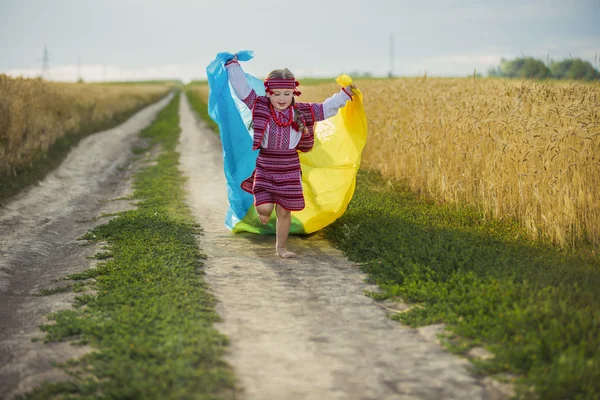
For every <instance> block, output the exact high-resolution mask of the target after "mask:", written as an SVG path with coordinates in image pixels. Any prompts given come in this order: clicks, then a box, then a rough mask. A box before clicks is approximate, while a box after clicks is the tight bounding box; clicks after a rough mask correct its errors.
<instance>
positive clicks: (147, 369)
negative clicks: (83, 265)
mask: <svg viewBox="0 0 600 400" xmlns="http://www.w3.org/2000/svg"><path fill="white" fill-rule="evenodd" d="M178 105H179V96H177V97H175V98H174V100H173V101H172V102H171V103H170V104H169V105H168V106H167V107H166V108H165V109H164V110H163V111H162V112H161V113H160V114H159V115H158V117H157V119H156V121H155V122H154V123H153V124H152V125H151V126H150V127H149V128H147V129H145V130H144V131H143V132H142V136H143V137H145V138H147V139H148V140H149V141H150V142H151V143H152V144H153V145H160V146H161V147H162V150H163V151H162V153H161V155H160V156H158V158H157V164H156V165H155V166H150V167H147V168H145V169H143V170H141V171H140V172H139V173H137V174H136V176H135V183H134V185H135V193H134V197H135V198H137V199H140V200H141V201H140V203H139V208H138V209H136V210H133V211H126V212H122V213H120V215H119V216H118V217H117V218H115V219H113V220H111V221H110V222H108V223H107V224H105V225H101V226H98V227H96V228H95V229H93V230H92V231H91V232H89V233H87V234H86V235H85V236H84V237H83V239H86V240H89V241H91V242H99V241H107V242H108V243H109V247H110V252H111V255H112V258H111V259H109V260H108V261H106V262H104V263H101V264H99V265H98V267H97V268H96V269H93V270H90V271H93V273H88V274H78V275H77V276H72V277H71V278H72V279H88V278H92V277H93V278H94V279H95V282H94V283H93V284H92V289H94V290H95V294H85V295H82V296H79V297H77V307H76V308H75V309H72V310H64V311H59V312H57V313H54V314H52V315H51V319H53V320H54V321H55V324H49V325H44V326H43V327H42V329H43V330H44V331H46V332H47V337H46V340H47V341H60V340H79V342H80V343H88V344H90V345H91V346H92V347H93V348H95V350H96V351H94V352H91V353H89V354H87V355H86V356H84V357H82V358H81V359H79V360H75V361H71V362H69V363H68V364H66V365H64V366H63V367H65V368H66V370H67V371H68V372H69V373H70V374H71V375H72V377H73V380H72V381H67V382H59V383H51V384H45V385H43V386H41V387H39V388H37V389H36V390H34V391H33V392H30V393H29V394H27V395H26V396H24V397H22V398H26V399H53V398H54V399H58V398H60V399H84V398H85V399H91V398H119V399H167V398H169V399H170V398H176V399H221V398H232V397H233V387H234V376H233V374H232V372H231V370H230V369H229V368H228V366H227V365H226V364H225V362H224V361H223V360H222V355H223V352H224V349H225V346H226V344H227V339H226V337H224V336H223V335H221V334H220V333H219V332H217V331H216V330H215V329H214V328H213V327H212V324H213V322H215V321H217V320H218V316H217V314H216V313H215V311H214V309H213V306H214V299H213V298H212V297H211V295H210V294H209V293H208V292H207V288H206V285H205V283H204V282H203V280H202V277H201V274H202V271H201V267H202V259H203V258H204V255H203V254H202V253H201V252H200V251H199V250H198V246H197V243H196V235H197V234H198V233H199V228H198V226H197V225H195V224H194V221H193V218H192V216H191V213H190V211H189V209H188V208H187V206H186V205H185V203H184V196H185V194H184V191H183V188H182V184H183V182H184V178H183V177H182V176H181V174H180V172H179V170H178V167H177V166H178V160H179V154H178V153H177V152H176V151H175V146H176V144H177V140H178V136H179V131H180V129H179V116H178Z"/></svg>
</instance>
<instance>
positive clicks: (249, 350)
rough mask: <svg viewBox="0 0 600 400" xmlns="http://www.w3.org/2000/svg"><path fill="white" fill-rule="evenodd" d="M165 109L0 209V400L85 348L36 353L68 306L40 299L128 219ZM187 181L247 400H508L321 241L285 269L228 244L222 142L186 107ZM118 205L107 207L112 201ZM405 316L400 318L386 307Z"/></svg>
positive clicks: (242, 237)
mask: <svg viewBox="0 0 600 400" xmlns="http://www.w3.org/2000/svg"><path fill="white" fill-rule="evenodd" d="M169 99H170V97H169V98H166V99H164V100H162V101H160V102H158V103H157V104H155V105H152V106H150V107H148V108H146V109H144V110H142V111H141V112H140V113H138V114H136V115H135V116H134V117H133V118H131V119H130V120H129V121H127V122H126V123H124V124H122V125H121V126H119V127H117V128H115V129H112V130H108V131H105V132H101V133H98V134H95V135H92V136H90V137H88V138H87V139H85V140H84V141H82V142H81V143H80V144H79V145H78V146H77V147H76V148H75V149H73V151H72V152H71V153H70V155H69V156H68V158H67V159H66V160H65V161H64V163H63V164H62V165H61V166H60V167H59V168H58V169H57V170H56V171H54V172H53V173H52V174H50V175H49V176H48V177H47V178H46V179H45V180H44V181H43V182H41V183H40V184H39V185H38V186H36V187H33V188H31V189H30V190H28V191H26V192H24V193H22V194H21V195H19V196H17V197H16V198H15V199H13V200H12V201H11V202H10V203H8V204H5V205H4V206H3V207H2V208H0V360H1V363H0V398H11V397H13V396H14V395H16V394H18V393H23V392H26V391H27V390H29V389H31V388H32V387H35V386H37V385H39V384H40V383H41V382H43V381H46V380H56V379H64V378H65V376H64V374H62V373H61V372H60V370H57V369H56V368H53V367H52V363H53V362H55V361H63V360H66V359H68V358H71V357H76V356H78V355H80V354H83V353H84V352H86V351H90V350H91V349H89V348H85V347H75V346H71V345H69V344H66V343H58V344H44V343H43V342H42V341H37V342H32V341H31V339H32V338H34V337H42V333H41V332H40V330H39V328H38V326H39V325H40V324H42V323H44V322H45V321H46V320H45V318H44V315H46V314H47V313H49V312H53V311H56V310H59V309H64V308H68V307H70V306H71V304H72V300H73V297H74V295H73V294H72V293H63V294H56V295H52V296H36V294H37V293H38V292H39V290H40V289H43V288H51V287H55V286H58V285H61V284H64V283H61V282H54V281H53V280H54V279H56V278H59V277H61V276H64V275H66V274H69V273H73V272H80V271H82V270H85V269H86V268H90V266H92V264H93V262H92V261H90V260H88V259H86V256H90V255H92V254H94V253H95V252H96V248H95V247H93V246H84V245H83V243H81V242H79V241H77V238H78V237H79V236H80V235H82V234H83V233H85V232H87V231H88V230H89V229H90V228H92V227H93V226H94V225H97V224H99V223H102V222H105V221H106V220H107V218H100V219H95V218H96V217H98V216H101V215H102V213H111V212H115V211H118V210H123V209H127V208H131V207H133V205H132V204H131V203H130V202H129V201H126V200H118V199H119V198H122V197H123V196H126V195H127V194H128V193H130V191H131V187H130V180H129V178H130V176H131V174H132V172H133V171H135V170H136V169H137V168H139V167H140V166H143V162H139V161H134V160H133V157H132V153H131V151H130V148H131V147H132V146H133V145H134V144H135V142H136V141H137V140H139V139H138V137H137V132H139V131H140V130H141V129H142V128H143V127H145V126H147V125H148V124H149V123H150V122H151V121H152V120H153V119H154V117H155V115H156V113H157V112H158V111H159V110H160V109H161V108H162V107H164V106H165V105H166V104H167V102H168V100H169ZM180 116H181V127H182V136H181V143H180V146H179V151H180V152H181V169H182V172H183V173H184V175H186V176H187V177H189V180H188V182H187V184H186V188H187V190H188V192H189V198H188V203H189V205H190V206H191V208H192V211H193V213H194V215H195V217H196V219H197V221H198V222H199V223H200V224H201V226H202V228H203V230H204V233H203V235H202V236H201V237H200V243H199V244H200V247H201V249H202V250H203V252H205V253H206V254H207V255H208V259H207V261H206V267H205V270H206V279H207V281H208V283H209V285H210V287H211V289H212V291H213V293H214V294H215V296H216V298H217V300H218V305H217V311H218V313H219V314H220V315H221V317H222V320H223V321H222V322H221V323H219V324H217V328H218V329H220V330H221V331H222V332H223V333H225V334H226V335H228V336H229V338H230V340H231V346H230V349H229V352H228V354H227V361H228V362H229V363H230V364H231V365H232V367H233V369H234V371H235V373H236V375H237V377H238V381H239V385H238V390H237V393H238V396H237V397H238V398H240V399H260V400H270V399H277V400H281V399H286V400H295V399H319V400H329V399H332V400H333V399H345V400H346V399H361V400H367V399H377V400H379V399H405V400H408V399H431V400H434V399H435V400H438V399H461V400H463V399H504V398H506V395H505V394H504V393H505V392H506V391H507V389H506V388H505V387H503V386H502V385H499V384H497V383H495V382H494V381H492V380H490V379H489V378H486V379H480V378H476V377H474V376H472V375H471V374H470V373H469V370H468V367H469V362H468V361H467V360H465V359H463V358H460V357H457V356H454V355H451V354H450V353H448V352H447V351H445V350H444V349H443V348H442V347H441V346H440V345H439V343H438V341H437V339H436V333H438V332H440V330H441V329H442V327H441V326H430V327H424V328H421V329H418V330H415V329H411V328H408V327H405V326H403V325H401V324H399V323H397V322H394V321H392V320H390V319H389V318H388V316H387V314H388V311H387V310H385V309H384V308H382V307H381V304H379V305H378V304H376V303H375V302H374V301H373V300H372V299H370V298H369V297H367V296H365V295H364V294H363V291H364V290H376V288H374V287H373V286H370V285H367V284H365V283H364V282H365V275H364V274H363V273H362V272H361V271H360V270H359V268H358V266H356V265H353V264H352V263H350V262H348V260H347V259H346V258H345V257H344V256H343V254H342V253H341V252H339V251H338V250H336V249H334V248H332V247H331V245H330V244H329V243H328V242H327V241H326V240H324V239H323V238H322V237H320V236H319V235H312V236H309V237H292V238H291V239H290V242H289V248H290V250H292V251H296V252H297V253H298V254H299V257H298V258H297V259H293V260H283V259H279V258H278V257H277V256H276V255H275V253H274V237H272V236H256V235H249V234H239V235H233V234H231V233H230V232H229V231H228V230H227V229H226V228H225V226H224V223H223V219H224V215H225V211H226V209H227V198H226V189H225V180H224V175H223V164H222V158H221V148H220V143H219V140H218V137H217V136H216V135H215V134H214V133H213V132H211V131H210V130H208V129H207V128H206V127H205V125H204V124H203V123H202V122H200V121H198V120H197V119H196V118H195V116H194V115H193V114H192V112H191V109H190V107H189V104H188V102H187V100H186V99H185V97H183V98H182V101H181V106H180ZM107 200H112V201H107ZM392 307H396V308H398V307H400V305H392Z"/></svg>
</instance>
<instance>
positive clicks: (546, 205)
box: [302, 78, 600, 246]
mask: <svg viewBox="0 0 600 400" xmlns="http://www.w3.org/2000/svg"><path fill="white" fill-rule="evenodd" d="M359 84H360V88H361V89H362V91H363V93H364V104H365V109H366V112H367V118H368V123H369V138H368V141H367V146H366V148H365V151H364V154H363V166H365V167H367V168H372V169H376V170H379V171H381V173H382V174H384V175H385V176H386V177H388V178H389V179H393V180H401V181H404V182H406V183H407V184H408V185H409V186H410V187H411V188H412V189H413V190H416V191H422V192H426V193H428V194H429V195H430V196H432V197H433V198H435V199H437V200H439V201H444V202H453V203H467V204H474V205H477V206H479V207H481V208H482V209H483V210H485V211H486V213H487V215H489V216H494V217H496V218H499V217H504V216H510V217H516V218H518V219H519V220H520V221H522V224H523V225H524V226H526V227H527V229H528V231H529V232H530V234H531V236H532V237H535V238H549V239H551V240H552V241H553V242H555V243H557V244H559V245H561V246H568V245H574V244H575V242H577V241H578V240H580V239H582V240H585V241H591V242H593V243H594V244H598V243H599V240H600V200H599V199H600V160H599V156H600V153H599V145H600V102H599V100H600V84H598V83H593V84H582V83H565V82H561V83H556V82H542V83H540V82H523V81H509V80H496V79H472V78H465V79H444V78H402V79H393V80H365V81H359ZM336 90H337V88H336V85H335V84H332V85H319V86H307V87H304V88H303V89H302V92H303V96H302V99H303V100H304V101H323V99H324V98H326V97H328V96H329V95H331V93H333V92H335V91H336Z"/></svg>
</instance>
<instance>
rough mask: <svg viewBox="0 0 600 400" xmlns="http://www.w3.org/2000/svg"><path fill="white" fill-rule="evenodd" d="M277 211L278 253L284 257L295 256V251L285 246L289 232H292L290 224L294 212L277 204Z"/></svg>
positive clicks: (276, 248)
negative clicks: (288, 249)
mask: <svg viewBox="0 0 600 400" xmlns="http://www.w3.org/2000/svg"><path fill="white" fill-rule="evenodd" d="M275 213H276V214H277V231H276V236H277V243H276V244H275V250H276V251H277V255H278V256H279V257H283V258H290V257H295V256H296V254H295V253H292V252H291V251H287V250H286V248H285V244H286V242H287V238H288V234H289V233H290V226H291V225H292V212H291V211H290V210H286V209H285V208H283V207H281V206H280V205H279V204H277V205H276V206H275Z"/></svg>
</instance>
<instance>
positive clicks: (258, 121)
mask: <svg viewBox="0 0 600 400" xmlns="http://www.w3.org/2000/svg"><path fill="white" fill-rule="evenodd" d="M225 67H226V69H227V74H228V78H229V82H230V84H231V87H232V88H233V91H234V93H235V95H236V96H237V97H238V98H239V99H240V100H241V101H242V102H244V104H246V105H247V106H248V107H249V108H250V109H251V110H252V125H253V128H254V142H253V150H256V149H259V154H258V158H257V160H256V169H255V170H254V173H253V174H252V176H250V177H249V178H248V179H246V180H245V181H244V182H243V183H242V189H244V190H245V191H247V192H249V193H251V194H253V195H254V206H255V207H256V211H257V212H258V215H259V218H260V221H261V222H262V223H263V224H266V223H267V222H268V221H269V219H270V217H271V214H272V212H273V209H275V215H276V217H277V221H276V243H275V250H276V252H277V255H279V256H280V257H283V258H289V257H294V256H295V255H296V254H295V253H292V252H291V251H288V250H287V249H286V242H287V238H288V234H289V230H290V225H291V221H292V216H291V212H292V211H300V210H302V209H304V196H303V194H302V177H301V169H300V161H299V157H298V151H310V150H311V149H312V147H313V144H314V124H315V122H317V121H323V120H325V119H327V118H329V117H332V116H334V115H335V114H337V112H338V109H340V108H341V107H343V106H344V105H345V104H346V102H347V101H349V100H352V95H353V94H354V92H353V91H352V89H353V88H356V87H355V86H354V85H351V86H347V87H345V88H342V89H341V90H340V92H339V93H336V94H334V95H333V96H331V97H330V98H328V99H327V100H325V101H324V102H323V103H298V102H296V101H295V98H294V96H300V92H299V91H298V89H297V86H298V85H299V83H298V81H296V78H295V77H294V75H293V74H292V73H291V72H290V71H289V70H288V69H287V68H283V69H276V70H273V71H271V72H270V73H269V74H268V75H267V78H266V79H265V81H264V86H265V92H266V93H265V96H258V95H257V93H256V92H255V91H254V89H252V88H251V87H250V86H249V85H248V83H247V81H246V78H245V74H244V71H243V70H242V68H241V67H240V65H239V62H238V60H237V55H235V56H234V57H233V58H232V59H231V60H229V61H228V62H227V63H226V64H225Z"/></svg>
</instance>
